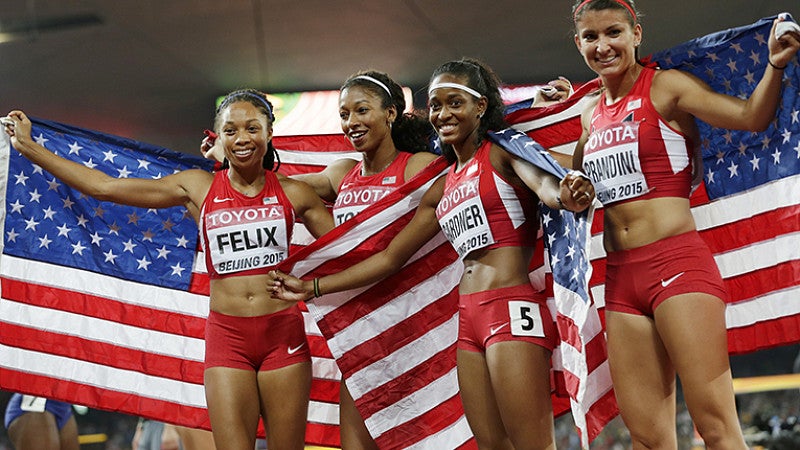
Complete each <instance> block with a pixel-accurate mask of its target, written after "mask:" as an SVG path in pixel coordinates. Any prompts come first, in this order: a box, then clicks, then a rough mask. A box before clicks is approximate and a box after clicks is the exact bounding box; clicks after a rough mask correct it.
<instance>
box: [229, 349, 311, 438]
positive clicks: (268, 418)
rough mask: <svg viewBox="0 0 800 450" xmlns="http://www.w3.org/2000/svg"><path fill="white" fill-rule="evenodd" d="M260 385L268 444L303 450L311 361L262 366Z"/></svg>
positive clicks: (259, 374) (309, 390)
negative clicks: (282, 365) (264, 367)
mask: <svg viewBox="0 0 800 450" xmlns="http://www.w3.org/2000/svg"><path fill="white" fill-rule="evenodd" d="M258 388H259V392H260V398H261V415H262V417H263V418H264V428H265V429H266V433H267V448H270V449H272V448H275V449H282V450H283V449H286V450H292V449H295V450H303V447H304V446H305V436H306V421H307V420H308V398H309V393H310V392H311V363H310V362H302V363H297V364H292V365H290V366H286V367H281V368H280V369H275V370H262V371H260V372H258ZM218 446H219V444H218ZM221 448H224V447H221ZM251 448H252V447H251Z"/></svg>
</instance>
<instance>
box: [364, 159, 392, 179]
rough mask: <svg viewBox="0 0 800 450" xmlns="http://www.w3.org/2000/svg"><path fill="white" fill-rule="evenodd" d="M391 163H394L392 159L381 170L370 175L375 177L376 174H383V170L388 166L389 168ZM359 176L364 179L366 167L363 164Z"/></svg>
mask: <svg viewBox="0 0 800 450" xmlns="http://www.w3.org/2000/svg"><path fill="white" fill-rule="evenodd" d="M393 162H394V158H392V159H390V160H389V162H388V163H386V165H385V166H383V168H382V169H381V170H379V171H377V172H375V173H373V174H372V175H377V174H379V173H381V172H383V171H384V170H386V169H387V168H389V166H391V165H392V163H393ZM361 176H362V177H366V176H367V166H366V165H365V164H364V163H363V162H362V163H361Z"/></svg>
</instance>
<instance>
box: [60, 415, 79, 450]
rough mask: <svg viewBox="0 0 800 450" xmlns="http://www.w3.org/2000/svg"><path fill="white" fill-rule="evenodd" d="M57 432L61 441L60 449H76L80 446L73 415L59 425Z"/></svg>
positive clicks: (76, 424) (76, 423)
mask: <svg viewBox="0 0 800 450" xmlns="http://www.w3.org/2000/svg"><path fill="white" fill-rule="evenodd" d="M58 434H59V440H60V441H61V450H78V449H79V448H80V444H79V443H78V422H77V421H75V416H71V417H70V418H69V419H68V420H67V423H65V424H64V426H63V427H61V430H59V432H58Z"/></svg>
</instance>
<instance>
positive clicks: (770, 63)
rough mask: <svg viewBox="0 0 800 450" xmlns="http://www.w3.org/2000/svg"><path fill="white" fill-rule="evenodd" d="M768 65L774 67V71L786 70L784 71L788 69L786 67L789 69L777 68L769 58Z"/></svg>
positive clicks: (784, 67)
mask: <svg viewBox="0 0 800 450" xmlns="http://www.w3.org/2000/svg"><path fill="white" fill-rule="evenodd" d="M767 63H768V64H769V65H770V66H772V68H773V69H775V70H784V69H786V67H787V66H783V67H778V66H776V65H775V64H772V60H770V59H769V58H767Z"/></svg>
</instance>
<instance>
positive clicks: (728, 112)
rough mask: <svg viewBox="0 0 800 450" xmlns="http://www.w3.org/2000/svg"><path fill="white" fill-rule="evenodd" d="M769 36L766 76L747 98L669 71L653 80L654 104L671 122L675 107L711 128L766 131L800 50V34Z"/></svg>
mask: <svg viewBox="0 0 800 450" xmlns="http://www.w3.org/2000/svg"><path fill="white" fill-rule="evenodd" d="M781 20H782V19H780V18H778V19H776V20H775V22H774V23H773V24H772V29H771V31H770V34H769V43H768V47H769V55H768V56H767V57H768V58H769V61H768V64H767V66H766V69H765V70H764V74H763V76H762V77H761V80H760V81H759V82H758V85H756V88H755V90H754V91H753V93H752V94H751V95H750V97H749V98H747V99H741V98H738V97H734V96H730V95H725V94H720V93H718V92H715V91H713V90H712V89H711V88H710V87H709V86H708V85H707V84H706V83H704V82H703V81H702V80H700V79H699V78H697V77H695V76H693V75H691V74H688V73H685V72H681V71H677V70H665V71H663V72H662V73H660V74H659V75H658V76H657V77H656V78H655V79H654V80H653V89H652V91H651V94H652V98H653V102H654V104H655V105H656V108H657V109H658V110H659V112H662V113H663V114H664V115H665V117H666V118H667V119H668V120H671V119H674V118H676V115H675V114H672V111H673V110H672V108H674V109H677V110H678V111H682V112H685V113H689V114H691V115H692V116H694V117H697V118H698V119H700V120H703V121H704V122H707V123H708V124H709V125H711V126H714V127H718V128H728V129H734V130H749V131H763V130H764V129H766V128H767V126H769V123H770V122H771V121H772V120H773V119H774V118H775V110H776V109H777V107H778V102H779V100H780V92H781V81H782V78H783V70H782V69H781V68H785V67H786V66H787V64H789V62H790V61H791V60H792V59H793V58H794V57H795V55H796V54H797V51H798V49H800V34H798V33H797V32H789V33H787V34H784V35H783V36H782V37H781V38H780V39H776V38H775V27H776V25H777V24H778V22H779V21H781Z"/></svg>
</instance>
